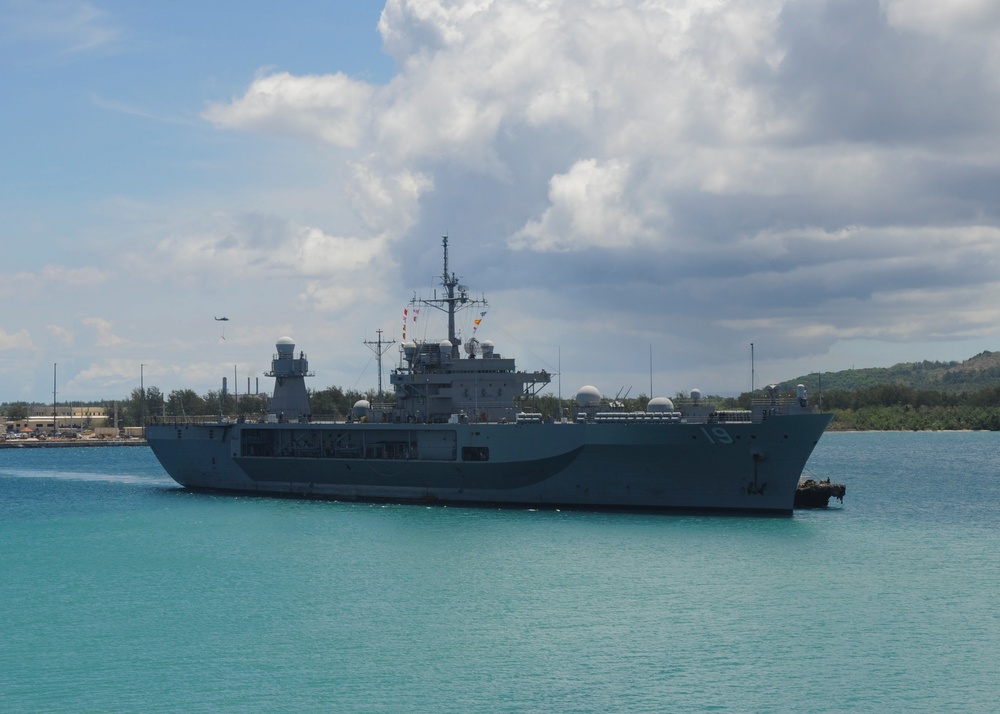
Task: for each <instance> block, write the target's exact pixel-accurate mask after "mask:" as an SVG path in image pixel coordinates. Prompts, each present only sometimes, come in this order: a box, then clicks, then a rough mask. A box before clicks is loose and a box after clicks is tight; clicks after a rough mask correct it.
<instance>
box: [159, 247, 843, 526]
mask: <svg viewBox="0 0 1000 714" xmlns="http://www.w3.org/2000/svg"><path fill="white" fill-rule="evenodd" d="M443 247H444V272H443V274H442V276H441V285H442V287H443V288H444V290H443V294H442V295H440V296H438V295H437V294H435V296H434V297H433V298H429V299H419V300H418V299H417V298H414V300H413V301H412V302H411V307H414V308H416V306H418V305H419V306H423V307H430V308H436V309H439V310H442V311H443V312H445V313H446V314H447V317H448V334H447V337H445V338H443V339H437V340H416V339H411V340H404V341H403V343H402V345H401V357H400V363H399V365H398V366H397V367H396V368H395V369H394V370H393V371H392V374H391V376H390V382H391V384H392V386H393V398H392V400H390V401H387V402H385V403H376V404H369V403H368V402H367V401H365V400H362V401H359V402H358V403H357V404H355V405H354V408H353V409H352V412H351V414H350V415H348V416H347V418H345V419H343V420H339V421H338V420H323V419H320V418H316V417H314V416H313V415H312V413H311V409H310V406H309V400H308V393H307V391H306V388H305V383H304V378H305V377H307V376H310V374H311V373H310V372H309V371H308V362H307V360H306V358H305V354H304V353H303V352H300V353H299V356H298V357H296V356H295V344H294V342H293V341H292V340H291V338H282V339H281V340H279V341H278V343H277V345H276V348H277V354H276V355H275V357H274V360H273V361H272V369H271V372H270V373H269V376H272V377H274V378H275V387H274V393H273V396H272V398H271V404H270V412H269V414H268V416H267V417H266V418H264V419H261V420H259V421H256V422H253V421H247V420H244V419H239V420H226V419H216V420H214V421H213V422H211V423H197V422H194V421H192V420H189V419H181V418H170V417H163V418H157V419H156V420H154V421H151V422H150V423H149V424H148V425H147V429H146V434H147V440H148V442H149V444H150V446H151V447H152V449H153V451H154V453H155V454H156V456H157V457H158V458H159V460H160V462H161V463H162V464H163V466H164V468H165V469H166V470H167V472H168V473H169V474H170V475H171V476H172V477H173V478H174V479H175V480H176V481H177V482H178V483H180V484H181V485H183V486H187V487H191V488H201V489H213V490H222V491H240V492H251V493H262V494H282V495H296V496H304V497H321V498H333V499H350V500H388V501H418V502H425V503H426V502H431V503H459V504H491V505H507V506H531V507H581V508H613V509H643V510H656V509H710V510H737V511H762V512H779V513H789V512H791V510H792V505H793V500H794V493H795V489H796V485H797V483H798V481H799V476H800V474H801V473H802V470H803V467H804V466H805V463H806V460H807V459H808V458H809V455H810V453H811V452H812V450H813V447H814V446H815V444H816V443H817V441H818V440H819V438H820V436H821V435H822V433H823V431H824V429H825V428H826V425H827V424H828V423H829V421H830V418H831V416H830V415H829V414H820V413H819V411H818V410H817V409H816V408H815V407H814V406H812V405H811V404H809V402H808V400H807V398H806V395H805V390H804V388H802V387H801V386H800V387H799V390H798V393H797V394H796V395H795V396H794V397H779V395H778V394H777V393H776V392H775V391H774V390H771V392H770V393H769V394H768V396H767V398H766V399H763V400H759V401H758V402H756V403H755V404H754V405H753V407H752V409H748V410H731V411H721V410H717V409H715V408H714V407H713V406H712V405H711V404H709V403H706V402H705V401H704V400H702V399H701V395H700V393H699V392H698V391H697V390H693V391H692V393H691V397H690V399H686V400H684V403H677V404H675V403H674V401H673V400H671V399H667V398H665V397H657V398H653V399H651V400H650V401H649V403H648V405H647V407H646V409H645V410H644V411H642V412H625V411H622V410H621V409H620V408H617V407H611V406H608V405H607V403H606V402H605V401H604V400H603V398H602V397H601V395H600V392H599V391H598V390H597V389H596V388H594V387H591V386H585V387H583V388H581V389H580V390H579V391H578V392H577V395H576V399H575V406H574V409H573V412H572V414H571V416H570V417H569V418H559V419H554V420H549V421H543V419H542V417H541V415H540V414H539V413H537V412H533V411H532V410H531V409H530V408H529V407H528V405H530V403H531V400H532V398H533V397H535V396H536V395H537V394H538V393H539V391H540V390H541V389H543V388H544V387H545V386H546V385H548V384H549V383H550V382H551V376H550V374H549V373H548V372H546V371H535V372H524V371H518V369H517V367H516V365H515V361H514V359H512V358H509V357H503V356H502V355H501V354H500V353H498V352H497V350H496V349H495V346H494V345H493V343H492V342H490V341H489V340H484V341H482V342H479V341H478V339H477V338H476V337H475V335H473V336H470V337H469V338H468V339H467V340H466V342H465V343H464V344H463V343H462V341H461V339H460V338H459V336H458V334H457V332H456V326H455V316H456V313H457V312H459V311H460V310H462V309H465V308H477V309H481V308H483V307H485V306H486V305H487V303H486V301H485V298H483V299H478V300H477V299H473V298H471V297H470V296H469V293H468V290H467V289H466V288H465V287H464V286H463V285H461V284H460V283H459V281H458V279H457V278H456V276H455V274H454V273H450V272H449V270H448V239H447V238H445V239H444V241H443ZM463 352H464V355H463Z"/></svg>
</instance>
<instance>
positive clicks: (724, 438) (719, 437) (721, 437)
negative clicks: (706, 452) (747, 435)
mask: <svg viewBox="0 0 1000 714" xmlns="http://www.w3.org/2000/svg"><path fill="white" fill-rule="evenodd" d="M701 433H702V434H704V435H705V438H706V439H708V443H709V444H715V443H716V442H718V443H720V444H732V443H733V437H731V436H730V435H729V432H728V431H726V430H725V429H723V428H722V427H721V426H713V427H712V433H711V434H709V433H708V429H706V428H705V427H702V428H701ZM713 437H714V438H713Z"/></svg>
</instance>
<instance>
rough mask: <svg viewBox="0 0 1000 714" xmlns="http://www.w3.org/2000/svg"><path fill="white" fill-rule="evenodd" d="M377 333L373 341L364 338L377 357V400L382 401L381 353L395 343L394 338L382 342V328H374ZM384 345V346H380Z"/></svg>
mask: <svg viewBox="0 0 1000 714" xmlns="http://www.w3.org/2000/svg"><path fill="white" fill-rule="evenodd" d="M375 332H376V333H378V339H377V340H375V341H374V342H373V341H372V340H365V344H366V345H368V347H369V349H371V351H372V352H374V353H375V356H376V357H377V358H378V400H379V401H380V402H381V401H382V355H384V354H385V352H386V350H388V349H389V347H390V346H391V345H394V344H396V340H390V341H389V342H384V341H383V340H382V329H381V328H379V329H378V330H375ZM382 345H385V347H382Z"/></svg>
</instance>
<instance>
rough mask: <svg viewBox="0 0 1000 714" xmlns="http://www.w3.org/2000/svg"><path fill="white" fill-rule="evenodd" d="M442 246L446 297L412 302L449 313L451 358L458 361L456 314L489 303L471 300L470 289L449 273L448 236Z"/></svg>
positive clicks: (443, 282) (442, 240)
mask: <svg viewBox="0 0 1000 714" xmlns="http://www.w3.org/2000/svg"><path fill="white" fill-rule="evenodd" d="M441 244H442V245H443V246H444V273H442V275H441V285H442V286H443V287H444V289H445V297H443V298H439V297H437V294H436V293H435V296H434V297H433V298H421V299H417V298H414V299H413V300H412V301H411V302H414V303H420V304H422V305H429V306H430V307H433V308H436V309H438V310H441V311H443V312H447V313H448V341H449V342H450V343H451V358H452V359H458V357H459V352H458V346H459V345H460V344H461V341H460V340H459V339H458V337H457V336H456V334H455V313H456V312H458V311H459V310H460V309H462V308H463V307H470V306H473V305H487V302H486V300H485V298H484V299H481V300H473V299H471V298H470V297H469V289H468V288H467V287H465V286H464V285H461V284H459V282H458V278H457V277H456V276H455V274H454V273H449V272H448V236H443V237H442V238H441Z"/></svg>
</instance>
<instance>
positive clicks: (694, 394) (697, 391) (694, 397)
mask: <svg viewBox="0 0 1000 714" xmlns="http://www.w3.org/2000/svg"><path fill="white" fill-rule="evenodd" d="M691 399H692V401H695V402H696V401H698V400H699V399H701V390H700V389H692V390H691Z"/></svg>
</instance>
